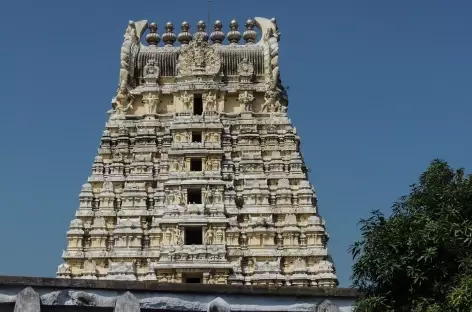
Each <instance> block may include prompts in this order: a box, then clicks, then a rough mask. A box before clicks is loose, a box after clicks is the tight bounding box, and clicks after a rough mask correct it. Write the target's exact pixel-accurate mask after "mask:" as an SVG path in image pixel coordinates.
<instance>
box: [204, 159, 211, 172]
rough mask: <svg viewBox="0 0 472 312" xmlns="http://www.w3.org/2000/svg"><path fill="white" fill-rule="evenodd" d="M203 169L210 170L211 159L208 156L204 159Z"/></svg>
mask: <svg viewBox="0 0 472 312" xmlns="http://www.w3.org/2000/svg"><path fill="white" fill-rule="evenodd" d="M205 170H206V171H211V170H212V161H211V159H210V158H207V159H206V161H205Z"/></svg>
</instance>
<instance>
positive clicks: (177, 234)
mask: <svg viewBox="0 0 472 312" xmlns="http://www.w3.org/2000/svg"><path fill="white" fill-rule="evenodd" d="M173 243H174V244H177V245H179V246H182V245H183V244H184V241H183V239H182V230H181V229H179V228H178V227H176V228H175V229H174V242H173Z"/></svg>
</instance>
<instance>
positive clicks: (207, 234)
mask: <svg viewBox="0 0 472 312" xmlns="http://www.w3.org/2000/svg"><path fill="white" fill-rule="evenodd" d="M214 236H215V234H214V232H213V229H212V228H211V227H210V228H208V229H207V230H206V232H205V237H204V238H205V244H206V245H211V244H213V238H214Z"/></svg>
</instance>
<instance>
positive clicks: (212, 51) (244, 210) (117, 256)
mask: <svg viewBox="0 0 472 312" xmlns="http://www.w3.org/2000/svg"><path fill="white" fill-rule="evenodd" d="M206 27H207V25H206V24H205V22H203V21H199V22H198V23H197V24H196V29H195V32H194V33H193V30H192V27H191V25H190V23H188V22H186V21H185V22H183V23H181V24H180V27H179V28H180V30H179V32H178V33H174V24H173V23H171V22H167V23H166V24H165V26H164V32H163V33H162V34H159V31H158V30H159V27H158V25H157V24H156V23H148V22H147V21H146V20H143V21H136V22H132V21H131V22H129V23H128V25H127V28H126V30H125V33H124V39H123V43H122V46H121V53H120V73H119V85H118V90H117V92H116V94H115V96H114V98H113V99H112V103H111V106H112V108H111V110H109V114H110V117H109V119H108V121H107V123H106V126H105V129H104V131H103V134H102V137H101V140H100V147H99V149H98V154H97V155H96V157H95V159H94V162H93V165H92V173H91V175H90V176H89V178H88V180H87V182H86V183H85V184H84V185H83V186H82V190H81V192H80V194H79V207H78V209H77V211H76V215H75V219H74V220H72V221H71V223H70V228H69V231H68V232H67V241H68V242H67V248H66V250H65V251H64V252H63V255H62V258H63V259H64V263H62V264H61V265H60V266H59V267H58V270H57V277H60V278H64V279H87V280H125V281H153V280H155V281H158V282H159V283H203V284H230V285H245V286H267V285H269V286H277V287H278V286H296V287H326V288H332V287H336V286H337V278H336V275H335V269H334V264H333V263H332V262H331V260H330V257H329V255H328V249H327V236H328V234H327V232H326V228H325V223H324V221H323V219H322V217H321V216H320V215H319V213H318V207H317V202H316V200H315V198H316V196H315V192H314V189H313V186H312V185H311V183H310V182H309V180H308V176H307V170H306V165H305V163H304V161H303V157H302V153H301V151H300V137H299V136H298V134H297V132H296V129H295V127H294V126H293V125H292V122H291V121H290V119H289V116H288V112H287V108H288V99H287V94H286V90H285V88H284V86H283V84H282V81H281V77H280V68H279V41H280V38H281V35H280V31H279V27H278V24H277V22H276V20H275V19H274V18H273V19H266V18H261V17H256V18H250V19H248V20H247V21H246V22H245V23H244V30H243V29H241V27H240V26H239V23H238V22H237V21H236V20H232V21H230V22H229V23H228V30H227V33H226V34H225V28H224V26H223V23H222V22H221V21H216V22H215V23H214V24H213V30H212V32H211V33H207V31H206ZM175 28H177V27H175ZM177 41H178V42H179V43H180V45H178V46H177V45H175V43H176V42H177ZM146 42H147V43H146ZM218 302H219V301H215V303H214V304H215V309H219V308H217V307H219V306H218ZM220 303H221V302H220Z"/></svg>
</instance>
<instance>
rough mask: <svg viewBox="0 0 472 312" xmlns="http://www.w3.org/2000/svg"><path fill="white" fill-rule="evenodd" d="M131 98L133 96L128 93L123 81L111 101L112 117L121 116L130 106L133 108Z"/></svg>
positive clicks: (132, 98)
mask: <svg viewBox="0 0 472 312" xmlns="http://www.w3.org/2000/svg"><path fill="white" fill-rule="evenodd" d="M133 100H134V96H132V95H131V94H130V93H129V91H128V88H127V87H126V83H125V82H124V81H123V82H122V84H121V86H120V89H119V90H118V94H117V95H116V97H115V98H114V99H113V101H112V104H113V108H114V110H115V111H114V114H113V117H115V118H116V117H118V116H120V117H123V116H124V115H125V114H126V112H127V111H128V110H129V109H130V108H131V109H132V108H133Z"/></svg>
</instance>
